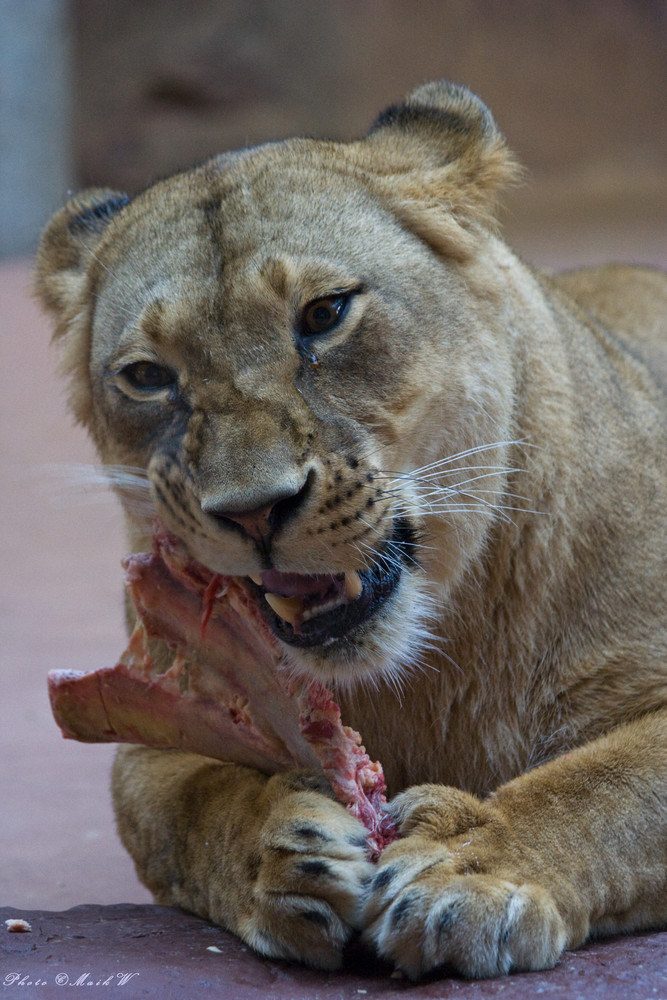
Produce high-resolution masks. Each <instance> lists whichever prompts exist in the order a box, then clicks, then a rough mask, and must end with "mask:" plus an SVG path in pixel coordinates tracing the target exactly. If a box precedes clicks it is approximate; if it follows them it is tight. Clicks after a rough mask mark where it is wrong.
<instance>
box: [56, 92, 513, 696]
mask: <svg viewBox="0 0 667 1000" xmlns="http://www.w3.org/2000/svg"><path fill="white" fill-rule="evenodd" d="M515 173H516V167H515V165H514V162H513V160H512V158H511V156H510V154H509V153H508V151H507V149H506V147H505V144H504V142H503V139H502V137H501V136H500V134H499V132H498V130H497V128H496V126H495V124H494V121H493V119H492V118H491V116H490V114H489V112H488V111H487V109H486V108H485V107H484V105H483V104H482V103H481V102H480V101H479V100H477V99H476V98H475V97H473V96H472V95H471V94H469V93H468V91H466V90H465V89H463V88H459V87H454V86H451V85H448V84H444V83H443V84H430V85H428V86H425V87H422V88H420V89H419V90H417V91H416V92H415V93H414V94H413V95H412V96H411V97H410V98H409V99H408V100H407V101H406V102H405V103H403V104H401V105H397V106H395V107H392V108H390V109H389V110H388V111H386V112H385V113H384V114H383V115H381V116H380V117H379V118H378V120H377V121H376V122H375V124H374V125H373V127H372V129H371V130H370V132H369V134H368V135H367V136H366V137H365V138H363V139H362V140H359V141H355V142H351V143H337V142H323V141H314V140H304V139H296V140H289V141H286V142H279V143H275V144H268V145H264V146H260V147H258V148H255V149H250V150H244V151H241V152H236V153H229V154H223V155H220V156H216V157H214V158H213V159H211V160H209V161H207V162H206V163H204V164H202V165H201V166H197V167H195V168H194V169H192V170H188V171H186V172H184V173H180V174H177V175H176V176H173V177H170V178H168V179H167V180H163V181H160V182H158V183H156V184H154V185H152V186H151V187H149V188H148V189H147V190H145V191H143V192H142V193H140V194H138V195H137V196H136V197H133V198H128V197H127V196H126V195H124V194H121V193H119V192H115V191H110V190H99V189H96V190H90V191H86V192H84V193H83V194H81V195H79V196H77V197H75V198H73V199H72V200H71V201H69V202H68V204H67V205H66V206H65V207H64V208H63V209H62V210H61V211H60V212H59V213H58V214H57V215H56V216H55V217H54V219H53V220H52V222H51V223H50V225H49V226H48V228H47V229H46V231H45V233H44V236H43V239H42V243H41V247H40V250H39V256H38V265H37V288H38V292H39V295H40V296H41V298H42V300H43V302H44V303H45V304H46V306H47V307H48V309H49V310H50V311H51V312H52V313H53V315H54V317H55V320H56V338H57V340H58V342H59V343H60V345H61V350H62V365H63V369H64V370H65V372H66V373H67V374H68V376H69V378H70V387H71V405H72V408H73V411H74V413H75V415H76V417H77V419H78V420H79V421H80V422H81V423H83V424H84V425H85V426H86V427H87V428H88V430H89V432H90V433H91V435H92V437H93V439H94V441H95V444H96V446H97V449H98V451H99V454H100V456H101V458H102V460H103V462H104V463H106V464H107V465H108V466H110V467H113V468H115V469H117V468H119V467H121V468H123V469H129V470H132V471H136V470H140V474H141V475H145V477H147V481H148V483H149V484H150V490H151V495H152V500H153V503H154V506H155V510H156V512H157V514H158V516H159V518H160V519H161V520H162V521H163V522H164V523H165V524H166V525H167V527H168V528H169V529H170V530H171V531H172V532H174V533H175V534H176V535H178V536H179V537H180V538H181V539H182V540H183V542H184V543H185V545H186V546H187V548H188V550H189V552H190V553H191V555H192V556H193V557H194V558H195V559H197V560H198V561H200V562H201V563H204V564H205V565H206V566H208V567H209V568H210V569H212V570H214V571H217V572H221V573H225V574H231V575H235V576H243V577H247V578H249V579H250V580H252V581H253V586H254V587H255V589H256V592H257V595H258V599H259V600H260V602H261V604H262V606H263V607H264V609H265V613H266V616H267V619H268V621H269V623H270V625H271V627H272V629H273V630H274V632H275V633H276V635H277V636H278V637H279V638H280V639H281V641H282V642H283V643H284V644H285V648H286V649H287V650H288V651H289V655H290V658H291V659H292V661H293V662H294V663H296V664H297V665H298V666H299V667H301V668H303V669H304V670H305V671H307V672H309V673H311V674H316V675H319V676H321V677H323V678H325V679H331V678H335V679H338V680H342V681H345V680H350V679H352V678H355V679H356V678H359V677H364V676H366V677H369V676H372V675H374V674H376V673H378V672H380V671H382V672H384V673H385V674H386V673H391V672H392V671H394V672H396V671H400V670H401V669H403V667H404V665H405V664H407V663H408V662H414V661H415V660H418V658H419V650H420V648H421V647H422V646H423V645H424V642H425V641H426V640H425V636H426V635H427V633H428V628H429V626H428V621H427V617H428V614H429V612H428V609H429V607H430V604H429V600H430V599H431V598H433V597H437V598H438V599H439V600H442V598H443V597H446V595H447V593H448V592H449V591H450V590H451V588H452V587H453V586H455V585H456V583H457V581H459V580H460V579H461V577H462V574H464V573H465V570H466V567H467V566H468V565H469V564H470V562H471V560H473V559H474V558H475V557H476V556H477V555H479V553H480V551H482V549H483V547H484V545H485V540H486V538H487V536H488V533H489V531H490V530H491V527H492V525H493V524H494V522H495V521H496V519H497V516H498V508H499V506H500V504H501V502H502V497H503V496H504V495H505V494H506V493H507V491H508V490H509V489H510V488H511V476H512V463H511V461H510V458H509V449H510V447H511V444H512V442H514V440H515V437H516V435H517V429H516V427H515V418H514V410H513V399H514V394H515V383H516V375H515V371H514V363H513V347H512V329H511V324H508V322H506V320H505V317H504V312H505V311H506V310H507V308H508V307H507V302H508V301H509V299H510V298H511V296H512V294H513V288H512V282H511V281H504V282H503V283H501V282H499V281H498V280H497V275H498V274H499V273H501V272H503V269H505V270H507V269H508V264H507V259H508V253H509V252H508V251H507V250H506V248H505V247H504V245H503V244H502V243H501V242H500V241H499V240H498V239H497V238H496V236H495V235H494V223H493V216H494V202H495V196H496V192H497V190H498V189H499V187H501V186H502V185H503V184H505V183H506V182H508V181H509V180H511V179H512V177H513V176H514V175H515ZM119 492H120V494H121V499H123V501H124V503H125V506H126V512H127V517H128V521H129V523H130V528H131V534H132V538H133V545H134V547H135V548H137V547H139V546H143V545H145V535H146V530H147V526H146V523H145V521H143V520H142V519H141V518H139V517H138V516H137V514H136V512H135V510H134V508H133V505H132V501H131V497H128V496H127V490H126V489H124V488H122V487H119ZM434 606H435V605H434Z"/></svg>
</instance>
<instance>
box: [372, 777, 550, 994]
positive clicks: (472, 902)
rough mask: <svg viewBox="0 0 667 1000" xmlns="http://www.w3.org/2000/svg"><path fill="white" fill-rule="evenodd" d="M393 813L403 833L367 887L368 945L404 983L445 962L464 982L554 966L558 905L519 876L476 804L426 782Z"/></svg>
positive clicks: (490, 825)
mask: <svg viewBox="0 0 667 1000" xmlns="http://www.w3.org/2000/svg"><path fill="white" fill-rule="evenodd" d="M447 791H449V790H447ZM408 797H409V798H408ZM435 798H439V799H440V802H439V805H440V809H439V810H435V809H434V805H435V804H436V803H435V801H434V799H435ZM447 805H449V806H450V808H449V809H448V808H447ZM394 812H395V815H396V816H397V818H399V820H401V821H402V823H403V827H402V830H403V833H407V834H408V835H407V836H406V837H405V839H403V840H399V841H397V842H396V843H394V844H392V845H391V846H390V847H388V848H387V849H386V850H385V852H384V853H383V855H382V857H381V859H380V862H379V868H378V869H377V871H376V874H375V876H374V877H373V880H372V882H371V884H370V887H369V891H368V896H367V901H366V905H365V908H364V913H363V922H364V935H363V937H364V940H365V941H366V943H367V944H370V945H372V946H373V947H374V949H375V950H376V951H377V952H378V954H379V955H380V956H382V957H383V958H385V959H387V960H388V961H390V962H392V963H393V964H394V965H395V966H396V968H398V969H400V970H402V971H403V972H404V973H405V974H406V975H408V976H409V977H410V978H411V979H417V978H419V977H420V976H422V975H424V974H426V973H427V972H429V971H431V970H432V969H435V968H437V967H439V966H443V965H448V966H451V967H453V968H454V969H456V970H457V972H459V973H461V974H462V975H464V976H468V977H470V978H486V977H492V976H499V975H504V974H506V973H508V972H509V971H510V970H536V969H545V968H551V967H552V966H553V965H555V963H556V962H557V960H558V958H559V956H560V954H561V952H562V951H563V948H564V947H565V944H566V933H565V926H564V923H563V920H562V918H561V916H560V913H559V911H558V909H557V907H556V903H555V901H554V899H553V897H552V896H551V894H550V893H549V891H548V890H547V889H545V888H544V887H542V886H540V885H538V884H536V883H535V882H534V881H530V880H527V879H525V878H524V877H522V875H521V873H520V871H519V868H520V866H514V865H513V863H512V852H511V845H505V846H506V847H507V848H508V850H507V853H505V851H504V847H503V838H502V833H501V834H500V835H499V833H498V830H497V829H494V824H493V822H492V821H490V822H488V825H487V823H485V817H486V819H487V820H488V813H487V811H486V810H485V807H484V806H483V805H482V804H481V803H479V804H478V806H477V807H476V806H475V800H473V799H472V797H471V796H464V795H463V793H459V792H456V791H455V790H453V789H452V790H451V796H448V795H447V794H446V790H444V789H441V790H439V792H438V793H436V792H435V790H434V789H428V788H427V786H425V787H424V789H416V790H414V791H413V790H410V792H409V793H405V794H404V796H401V797H399V801H398V802H397V803H396V806H395V809H394ZM438 814H439V815H438ZM471 820H472V821H473V823H474V822H477V823H479V824H480V825H479V826H467V824H468V823H470V821H471ZM466 827H467V828H466ZM436 831H437V833H438V834H439V836H437V837H436V835H435V834H436ZM443 831H446V834H445V837H444V838H443V837H442V834H443Z"/></svg>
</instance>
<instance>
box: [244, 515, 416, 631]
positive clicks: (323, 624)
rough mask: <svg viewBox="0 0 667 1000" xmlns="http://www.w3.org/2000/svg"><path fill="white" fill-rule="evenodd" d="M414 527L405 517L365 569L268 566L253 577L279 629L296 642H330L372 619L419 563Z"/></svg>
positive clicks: (265, 608) (273, 624) (271, 623)
mask: <svg viewBox="0 0 667 1000" xmlns="http://www.w3.org/2000/svg"><path fill="white" fill-rule="evenodd" d="M414 548H415V538H414V531H413V529H412V528H411V527H410V526H409V525H408V523H407V522H406V521H404V520H403V519H399V520H398V521H397V523H396V526H395V529H394V532H393V534H392V535H391V537H390V538H389V539H388V540H387V541H386V542H385V544H384V546H383V547H382V549H381V550H380V551H379V552H378V553H377V555H376V559H375V562H374V563H373V565H372V566H370V567H369V568H368V569H364V570H361V571H360V572H356V571H350V572H347V573H321V574H314V575H305V574H299V573H281V572H279V571H278V570H273V569H271V570H265V571H264V572H263V573H262V574H261V576H257V577H255V578H254V579H253V580H252V584H253V586H254V588H255V590H256V591H257V593H258V594H259V595H260V596H261V597H262V598H263V599H262V600H261V601H260V606H261V608H262V611H263V613H264V615H265V617H266V620H267V622H268V624H269V626H270V628H271V630H272V631H273V633H274V634H275V635H276V636H277V637H278V638H279V639H281V640H282V642H285V643H288V644H289V645H290V646H301V647H307V646H327V645H329V644H331V643H333V642H337V641H339V640H341V639H344V638H346V637H348V636H349V635H350V633H351V632H352V631H353V630H354V629H356V628H358V627H359V626H361V625H363V624H365V623H366V622H368V621H369V619H371V618H372V617H373V616H374V615H375V614H377V612H378V611H379V610H380V608H381V607H382V606H383V604H385V602H386V601H387V599H388V598H389V597H390V596H391V595H392V594H393V592H394V591H395V589H396V587H397V586H398V583H399V580H400V578H401V575H402V572H403V569H404V568H405V566H406V565H407V564H409V563H414Z"/></svg>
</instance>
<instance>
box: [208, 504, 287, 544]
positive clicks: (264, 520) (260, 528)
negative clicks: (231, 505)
mask: <svg viewBox="0 0 667 1000" xmlns="http://www.w3.org/2000/svg"><path fill="white" fill-rule="evenodd" d="M275 506H276V504H273V503H269V504H267V505H266V506H265V507H258V508H257V510H248V511H244V512H243V513H240V514H237V513H236V512H234V511H231V512H229V511H225V513H224V514H218V515H216V516H217V517H219V518H221V519H222V520H225V521H234V523H235V524H238V525H240V526H241V527H242V528H243V531H244V532H245V534H246V535H247V536H248V538H251V539H252V540H253V542H259V543H260V544H261V543H263V542H265V541H266V540H267V538H268V537H269V535H270V534H271V532H272V530H273V524H272V522H271V514H272V512H273V509H274V507H275Z"/></svg>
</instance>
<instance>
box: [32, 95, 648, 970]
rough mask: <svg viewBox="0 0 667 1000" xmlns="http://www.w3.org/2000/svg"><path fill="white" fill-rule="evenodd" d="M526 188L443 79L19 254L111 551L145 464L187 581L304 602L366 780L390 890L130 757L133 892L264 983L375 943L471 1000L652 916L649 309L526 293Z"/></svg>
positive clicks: (239, 789)
mask: <svg viewBox="0 0 667 1000" xmlns="http://www.w3.org/2000/svg"><path fill="white" fill-rule="evenodd" d="M515 172H516V167H515V164H514V161H513V160H512V157H511V155H510V154H509V153H508V151H507V149H506V146H505V144H504V141H503V139H502V137H501V135H500V134H499V132H498V130H497V129H496V126H495V124H494V121H493V119H492V117H491V115H490V114H489V112H488V111H487V109H486V108H485V107H484V105H483V104H482V103H481V102H480V101H479V100H478V99H476V98H475V97H474V96H472V95H471V94H470V93H469V92H468V91H467V90H465V89H463V88H460V87H456V86H452V85H449V84H446V83H433V84H429V85H427V86H424V87H421V88H420V89H418V90H416V91H415V92H414V93H413V94H412V96H411V97H409V99H408V100H407V101H406V102H405V103H403V104H401V105H398V106H395V107H392V108H390V109H389V110H388V111H386V112H385V113H384V114H382V115H381V116H380V117H379V118H378V119H377V121H376V122H375V124H374V125H373V127H372V129H371V130H370V132H369V134H368V135H367V136H366V138H364V139H362V140H360V141H356V142H351V143H337V142H321V141H314V140H303V139H295V140H290V141H286V142H280V143H275V144H269V145H264V146H260V147H259V148H256V149H250V150H244V151H241V152H236V153H226V154H223V155H221V156H217V157H215V158H213V159H211V160H209V161H208V162H206V163H204V164H203V165H201V166H198V167H196V168H194V169H192V170H190V171H187V172H185V173H181V174H178V175H176V176H174V177H171V178H169V179H167V180H164V181H160V182H159V183H156V184H155V185H153V186H152V187H150V188H148V190H146V191H144V192H143V193H141V194H139V195H138V196H137V197H135V198H132V199H130V198H128V197H126V196H125V195H123V194H120V193H118V192H114V191H110V190H92V191H87V192H84V193H83V194H82V195H80V196H78V197H76V198H73V199H72V200H71V201H70V202H69V203H68V204H67V205H66V206H65V207H64V208H63V209H62V210H61V211H60V212H59V213H58V214H57V215H56V216H55V217H54V219H53V220H52V221H51V223H50V225H49V226H48V227H47V229H46V231H45V233H44V236H43V239H42V243H41V247H40V250H39V255H38V261H37V279H36V280H37V288H38V291H39V295H40V296H41V299H42V301H43V303H44V305H45V306H46V308H47V309H48V310H49V311H50V312H51V313H52V314H53V316H54V317H55V322H56V337H57V339H58V341H59V342H60V344H61V346H62V352H63V353H62V363H63V367H64V370H65V371H66V372H67V373H68V374H69V376H70V382H71V404H72V408H73V411H74V413H75V415H76V417H77V418H78V420H79V421H81V423H83V424H84V425H85V426H86V427H87V428H88V430H89V431H90V433H91V435H92V437H93V440H94V441H95V444H96V446H97V448H98V450H99V454H100V456H101V459H102V461H103V462H105V463H107V464H108V465H109V466H110V467H111V468H112V470H113V474H114V475H117V479H118V482H119V484H120V486H119V490H120V493H121V496H122V498H123V502H124V504H125V511H126V516H127V524H128V530H129V535H130V541H131V545H132V548H133V550H134V551H137V550H141V549H144V548H146V547H147V545H148V544H149V540H148V537H147V532H148V531H149V527H148V525H147V521H146V519H145V518H143V517H140V516H139V515H138V514H137V511H136V503H135V502H134V500H133V496H132V491H131V490H128V488H127V486H126V479H131V475H129V476H128V477H126V478H124V477H123V475H122V471H123V470H127V471H128V472H129V473H130V474H136V470H145V475H146V476H147V478H148V481H149V482H150V484H151V488H152V498H153V502H154V507H155V510H156V511H157V513H158V514H159V517H160V518H161V520H162V521H163V522H164V523H165V524H166V525H167V527H168V528H169V530H170V531H171V532H173V533H174V534H176V535H177V536H179V537H180V538H181V539H182V541H183V542H184V543H185V545H186V547H187V549H188V551H189V552H190V554H191V555H192V557H193V558H195V559H196V560H198V561H199V562H201V563H203V564H205V565H206V566H208V567H209V568H211V569H212V570H213V571H216V572H221V573H226V574H233V575H238V576H247V577H256V578H257V574H260V573H262V571H266V570H269V569H272V570H274V571H276V573H277V575H278V576H279V577H280V579H281V580H290V581H291V586H292V588H293V589H292V591H291V592H290V591H289V589H288V592H287V597H285V593H283V594H282V597H283V600H284V601H286V603H284V604H280V602H279V601H278V602H277V603H276V602H275V600H274V602H273V604H274V609H273V610H272V608H271V606H270V605H269V603H267V602H266V601H265V600H264V599H263V595H262V591H261V590H258V598H257V599H258V601H259V602H260V603H261V605H262V607H264V611H265V613H266V615H267V617H268V621H269V623H270V625H271V627H272V629H273V630H274V632H275V634H276V635H277V636H278V637H279V638H280V640H281V642H282V643H283V645H284V649H285V655H286V656H287V657H288V658H289V660H290V661H291V662H292V663H293V664H295V665H296V667H297V668H298V669H299V670H300V671H302V672H304V673H305V674H307V675H311V676H313V677H316V678H319V679H321V680H323V681H325V682H327V683H333V684H334V685H335V690H336V692H337V695H338V696H339V698H340V701H341V705H342V710H343V718H344V719H345V721H346V722H348V723H349V724H350V725H352V726H354V727H355V728H357V729H359V730H360V731H361V732H362V734H363V736H364V738H365V743H366V745H367V747H368V749H369V751H370V752H371V753H372V755H373V756H375V757H378V758H379V759H380V760H381V761H382V763H383V764H384V768H385V772H386V775H387V778H388V785H389V791H390V795H391V796H392V797H391V801H390V809H391V811H392V813H393V815H394V816H395V817H396V819H397V821H398V824H399V826H400V831H401V834H402V837H401V838H400V839H399V840H397V841H396V842H395V843H394V844H392V845H391V846H389V847H388V848H387V849H386V850H385V851H384V853H383V855H382V856H381V858H380V861H379V863H378V864H377V866H375V865H371V863H370V862H369V861H368V859H367V856H366V852H365V849H364V839H363V837H361V836H360V827H359V825H358V824H357V821H356V820H355V819H354V818H353V817H352V816H350V815H349V813H347V812H346V811H345V809H344V808H343V807H342V806H341V805H339V804H338V803H337V802H336V801H334V800H333V799H332V797H331V795H330V794H329V793H328V792H327V789H326V788H325V787H324V784H323V782H322V779H321V778H320V777H319V776H318V775H316V774H314V773H296V772H295V773H291V772H290V773H287V774H283V775H279V776H273V777H271V778H269V777H267V776H265V775H263V774H260V773H259V772H255V771H253V770H251V769H248V768H244V767H240V766H237V765H232V764H221V763H217V762H213V761H211V760H208V759H206V758H200V757H196V756H194V755H190V754H184V753H179V752H169V751H152V750H146V749H145V748H137V747H132V748H129V749H128V748H125V749H123V750H121V751H120V752H119V754H118V757H117V764H116V767H115V772H114V779H113V789H114V801H115V808H116V812H117V817H118V826H119V830H120V834H121V837H122V838H123V841H124V843H125V845H126V846H127V848H128V850H129V851H130V853H131V854H132V856H133V858H134V860H135V862H136V866H137V870H138V872H139V876H140V878H141V879H142V880H143V881H144V882H145V884H146V885H147V886H148V887H149V888H150V889H151V890H152V891H153V893H154V894H155V898H156V900H157V901H158V902H160V903H172V904H177V905H179V906H182V907H185V908H186V909H188V910H192V911H194V912H196V913H199V914H202V915H203V916H206V917H208V918H210V919H211V920H214V921H216V922H219V923H220V924H222V925H223V926H224V927H226V928H228V929H230V930H232V931H234V932H236V933H237V934H238V935H240V936H241V938H243V940H244V941H246V942H247V943H248V944H250V945H251V946H252V947H253V948H255V949H257V950H258V951H259V952H261V953H263V954H265V955H270V956H281V957H285V958H290V959H297V960H300V961H304V962H307V963H310V964H312V965H315V966H320V967H324V968H334V967H336V966H337V965H338V964H339V963H340V961H341V954H342V950H343V948H344V946H345V944H346V942H347V941H348V940H349V939H350V937H351V935H352V934H353V933H355V932H357V931H360V932H361V935H362V938H363V940H364V941H365V942H366V943H367V944H368V945H369V946H370V947H372V948H373V949H375V950H376V951H377V953H378V954H379V955H380V956H382V957H384V958H385V959H387V960H388V961H389V962H390V963H393V965H395V966H396V967H397V968H399V969H401V970H403V971H404V972H405V973H406V974H407V975H409V976H410V977H413V978H417V977H419V976H421V975H423V974H424V973H426V972H428V971H429V970H433V969H434V968H436V967H439V966H448V967H450V968H451V967H454V968H455V969H457V970H458V971H460V972H461V973H463V974H465V975H467V976H477V977H484V976H495V975H499V974H503V973H506V972H508V971H509V970H511V969H542V968H547V967H550V966H552V965H553V964H554V963H555V962H556V961H557V960H558V957H559V955H560V954H561V952H562V951H563V949H564V948H572V947H576V946H577V945H579V944H581V943H582V942H583V941H584V940H585V939H586V938H587V936H588V935H590V934H605V933H611V932H616V931H627V930H631V929H633V928H648V927H657V926H662V925H664V924H665V921H666V920H667V891H666V878H667V709H666V706H667V634H666V629H665V616H666V615H665V604H666V601H667V566H666V559H665V539H666V538H667V467H666V462H665V453H666V449H667V434H666V430H667V423H666V416H667V401H666V397H665V381H664V380H665V376H666V374H667V341H666V340H665V338H664V330H663V329H661V324H662V323H664V317H665V315H666V313H667V310H666V306H667V282H666V281H665V278H664V277H663V276H660V275H659V274H657V273H653V272H651V271H650V270H648V269H631V268H627V269H626V268H615V267H604V268H599V269H595V270H589V271H581V272H577V273H570V274H566V275H564V276H560V277H559V276H547V275H543V274H539V273H536V272H535V271H534V270H532V269H531V268H529V267H527V266H526V265H525V264H524V263H522V262H521V261H520V260H518V259H517V257H516V256H515V255H514V254H513V253H512V252H511V251H510V250H509V249H508V247H507V246H506V245H505V243H503V242H502V241H501V239H499V237H498V235H497V234H496V229H495V224H494V200H495V196H496V192H497V191H498V189H499V188H500V187H501V186H502V185H504V184H505V183H507V182H509V181H510V180H511V179H512V178H513V177H514V176H515ZM661 335H662V337H661ZM118 470H120V473H119V471H118ZM344 573H346V574H349V573H353V574H354V573H357V574H358V575H359V576H358V579H360V581H361V584H362V590H361V594H360V595H357V596H353V597H348V596H346V597H344V598H341V597H340V595H339V596H338V598H337V600H336V601H334V606H330V604H329V605H327V604H326V602H325V601H324V598H323V597H322V598H318V587H319V581H320V580H321V579H323V578H324V576H325V575H331V574H333V575H335V574H344ZM280 574H283V575H282V576H280ZM339 578H340V577H339ZM259 579H260V580H261V579H262V578H261V577H259ZM311 592H314V593H315V600H314V603H313V602H312V601H311V602H310V604H309V605H308V614H307V615H304V620H303V621H302V624H301V627H300V628H298V629H296V628H294V627H293V625H292V624H290V612H289V608H290V607H291V608H294V607H295V606H296V607H297V608H299V609H300V610H302V611H303V609H304V608H305V604H304V603H303V599H302V596H300V595H302V594H305V593H311ZM269 596H270V597H271V596H272V595H271V594H270V595H269ZM278 596H281V595H278ZM311 596H312V594H311ZM290 602H291V603H290ZM276 608H277V611H276V610H275V609H276ZM278 612H280V613H278ZM306 619H307V620H306Z"/></svg>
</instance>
